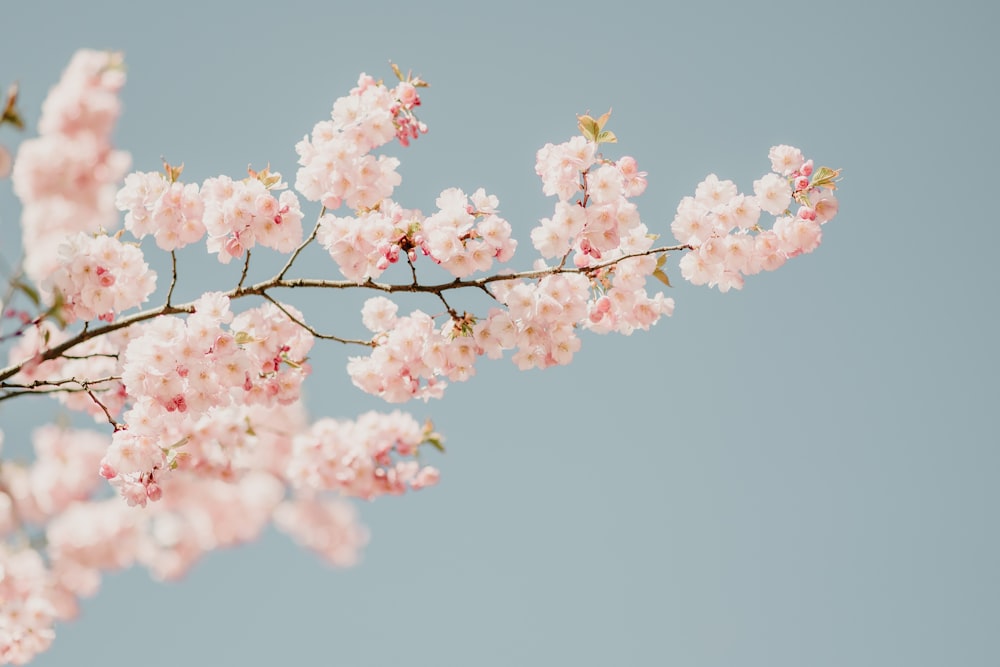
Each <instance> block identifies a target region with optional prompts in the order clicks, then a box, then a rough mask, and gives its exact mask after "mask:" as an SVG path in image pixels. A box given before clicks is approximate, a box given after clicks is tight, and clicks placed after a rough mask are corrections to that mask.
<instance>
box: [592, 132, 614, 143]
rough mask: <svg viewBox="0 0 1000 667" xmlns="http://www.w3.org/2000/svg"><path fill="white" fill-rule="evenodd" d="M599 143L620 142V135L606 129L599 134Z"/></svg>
mask: <svg viewBox="0 0 1000 667" xmlns="http://www.w3.org/2000/svg"><path fill="white" fill-rule="evenodd" d="M597 143H599V144H616V143H618V137H616V136H615V133H614V132H609V131H608V130H604V131H603V132H601V133H600V134H598V135H597Z"/></svg>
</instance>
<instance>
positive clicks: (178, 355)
mask: <svg viewBox="0 0 1000 667" xmlns="http://www.w3.org/2000/svg"><path fill="white" fill-rule="evenodd" d="M284 308H286V310H288V312H290V313H292V314H293V316H295V317H301V314H300V313H298V312H297V311H295V310H294V309H293V308H292V307H290V306H285V307H284ZM229 323H231V324H230V325H229V327H224V326H223V325H224V324H229ZM312 344H313V338H312V336H310V335H309V334H308V332H306V331H305V330H304V329H302V328H301V327H300V326H298V325H296V324H295V323H294V322H292V321H291V320H290V319H289V317H288V316H287V315H286V314H285V313H283V312H282V311H281V310H279V309H278V308H277V307H276V306H274V305H272V304H270V303H268V304H264V305H263V306H260V307H259V308H255V309H253V310H250V311H247V312H245V313H242V314H241V315H239V316H237V317H235V318H234V317H233V314H232V313H231V312H230V310H229V299H228V298H226V297H225V296H223V295H221V294H219V293H214V292H210V293H207V294H205V295H203V296H202V297H201V298H200V299H199V300H198V301H197V302H196V304H195V312H194V313H193V314H191V315H190V316H188V317H187V319H186V320H184V319H181V318H178V317H161V318H157V319H155V320H153V321H151V322H150V323H149V324H147V325H146V326H145V327H144V328H143V331H142V334H141V335H139V336H138V337H137V338H135V339H134V340H132V342H131V343H129V345H128V347H127V348H126V350H125V355H124V360H123V370H122V380H123V382H124V384H125V387H126V390H127V392H128V395H129V398H130V399H131V400H132V401H133V405H132V407H131V409H130V410H129V411H128V412H127V413H126V415H125V418H126V423H127V425H128V426H127V428H124V429H120V430H118V431H116V432H115V435H114V438H113V441H112V445H111V447H110V448H109V450H108V453H107V456H106V457H105V460H104V461H103V462H102V466H101V474H102V475H103V476H104V477H106V478H107V479H108V480H109V481H110V482H111V483H112V485H113V486H115V487H116V488H117V489H118V491H119V492H120V493H121V494H122V496H123V497H125V498H126V499H127V500H128V501H129V503H130V504H139V505H142V504H145V502H146V499H147V498H149V499H152V500H156V499H157V497H158V495H159V493H160V486H159V481H160V479H161V477H162V475H163V474H164V473H165V471H166V470H168V469H169V468H171V467H176V455H177V451H178V450H177V448H179V447H180V446H182V445H183V444H184V443H185V442H186V440H187V439H188V437H189V433H190V431H191V430H193V429H194V428H195V426H196V423H197V421H198V420H199V419H200V418H201V417H202V416H204V415H208V414H212V412H213V411H216V410H219V409H224V408H229V407H231V406H233V405H265V406H266V405H274V404H283V405H288V404H291V403H293V402H295V401H297V400H298V399H299V392H300V387H301V384H302V380H303V379H304V378H305V376H306V375H307V374H308V372H309V366H308V365H307V364H306V363H305V357H306V355H307V353H308V351H309V349H310V348H311V347H312Z"/></svg>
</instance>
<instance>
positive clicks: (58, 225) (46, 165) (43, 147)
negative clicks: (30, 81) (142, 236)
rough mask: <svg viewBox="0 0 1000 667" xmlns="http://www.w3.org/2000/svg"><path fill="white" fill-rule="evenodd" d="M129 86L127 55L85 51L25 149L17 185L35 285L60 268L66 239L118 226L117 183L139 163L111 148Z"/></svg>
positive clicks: (19, 160)
mask: <svg viewBox="0 0 1000 667" xmlns="http://www.w3.org/2000/svg"><path fill="white" fill-rule="evenodd" d="M124 83H125V73H124V69H123V65H122V60H121V55H120V54H117V53H107V52H100V51H87V50H84V51H78V52H77V53H76V54H75V55H74V56H73V59H72V60H71V61H70V63H69V66H68V67H67V68H66V71H65V72H63V76H62V79H61V80H60V82H59V83H58V84H57V85H56V86H55V87H54V88H53V89H52V90H51V91H50V92H49V95H48V97H47V98H46V99H45V102H44V103H43V105H42V117H41V120H40V121H39V124H38V129H39V136H38V137H37V138H35V139H27V140H25V141H23V142H22V143H21V145H20V148H19V149H18V153H17V157H16V159H15V160H14V168H13V174H12V179H13V184H14V192H15V193H16V194H17V196H18V197H19V198H20V200H21V203H22V206H23V208H22V215H21V226H22V229H23V236H22V241H23V244H24V249H25V253H26V257H25V270H26V272H27V273H28V275H29V276H30V277H31V278H32V279H33V280H35V281H39V280H41V279H42V278H44V277H45V276H46V275H48V273H49V272H50V271H51V270H52V268H53V267H54V266H55V264H56V261H57V260H56V256H55V249H56V247H58V245H59V242H60V241H61V240H62V237H63V236H66V235H67V234H73V233H75V232H78V231H85V232H96V231H98V230H99V229H101V228H111V227H113V226H114V225H115V224H116V219H115V217H116V216H115V210H114V192H115V188H116V183H117V182H118V181H119V180H121V178H122V176H124V174H125V172H126V171H127V169H128V166H129V163H130V162H131V158H130V157H129V155H128V153H125V152H123V151H117V150H114V148H113V147H112V145H111V130H112V128H113V126H114V124H115V122H116V120H117V118H118V115H119V112H120V102H119V100H118V92H119V90H120V89H121V87H122V85H123V84H124Z"/></svg>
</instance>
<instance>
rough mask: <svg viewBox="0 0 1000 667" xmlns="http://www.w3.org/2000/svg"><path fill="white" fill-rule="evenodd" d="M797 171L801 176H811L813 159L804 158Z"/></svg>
mask: <svg viewBox="0 0 1000 667" xmlns="http://www.w3.org/2000/svg"><path fill="white" fill-rule="evenodd" d="M799 173H800V174H802V175H803V176H812V173H813V161H812V160H806V162H805V164H803V165H802V167H800V168H799Z"/></svg>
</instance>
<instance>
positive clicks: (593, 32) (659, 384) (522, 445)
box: [0, 0, 1000, 667]
mask: <svg viewBox="0 0 1000 667" xmlns="http://www.w3.org/2000/svg"><path fill="white" fill-rule="evenodd" d="M657 5H660V6H659V7H657ZM684 5H685V6H683V7H680V6H675V5H674V3H670V2H663V3H655V2H643V3H639V2H607V3H595V2H590V1H589V0H581V1H578V2H572V3H569V2H566V3H555V2H553V3H545V2H531V3H526V2H521V1H511V2H491V3H474V2H455V3H444V2H414V3H406V4H402V3H396V2H383V3H367V2H356V3H351V5H350V6H347V5H346V3H337V2H329V3H319V2H300V1H298V0H285V1H284V2H280V3H270V4H269V5H267V8H266V9H265V8H264V7H265V5H264V4H263V3H261V4H260V5H258V4H255V3H247V2H241V3H224V2H188V1H186V0H175V1H173V2H166V3H155V4H154V3H145V2H110V1H107V0H88V1H87V2H45V1H41V0H40V1H36V2H26V1H21V2H13V1H10V2H8V1H7V0H2V1H0V83H6V82H9V81H11V80H13V79H18V80H20V82H21V85H22V105H21V106H22V109H23V110H24V112H25V114H26V115H27V116H28V117H29V118H30V119H31V120H32V123H33V122H34V120H36V119H37V110H38V105H39V104H40V102H41V100H42V99H43V97H44V95H45V93H46V91H47V90H48V88H49V87H50V86H51V85H52V84H53V83H54V82H55V81H56V80H57V78H58V76H59V74H60V72H61V70H62V68H63V67H64V66H65V64H66V63H67V62H68V60H69V57H70V55H71V54H72V53H73V51H74V50H75V49H77V48H79V47H91V48H109V49H116V50H122V51H124V52H125V56H126V60H127V63H128V68H129V69H128V76H129V80H128V84H127V86H126V89H125V91H124V107H125V111H124V115H123V117H122V119H121V122H120V125H119V129H118V131H117V134H116V141H117V144H118V145H119V146H121V147H122V148H125V149H128V150H130V151H131V152H132V155H133V163H134V167H135V168H136V169H140V170H144V171H149V170H156V169H159V167H160V156H161V155H162V156H165V157H167V158H168V159H169V160H170V161H171V162H173V163H178V162H181V161H183V162H185V163H186V165H187V169H186V171H185V177H190V179H191V180H193V181H200V180H201V179H203V178H205V177H208V176H212V175H218V174H220V173H225V174H230V175H232V176H239V175H240V174H242V173H244V170H245V168H246V165H247V164H248V163H250V162H252V163H253V164H254V165H255V166H263V165H264V164H265V163H267V162H270V164H271V165H272V167H273V168H275V169H278V170H280V171H282V172H284V173H285V174H286V175H287V176H288V177H289V179H294V170H295V159H296V156H295V153H294V150H293V146H294V143H295V142H296V141H297V140H299V139H301V137H302V136H303V135H304V134H306V133H307V132H308V131H309V130H310V129H311V127H312V125H313V124H314V123H315V122H316V121H317V120H320V119H322V118H324V117H326V116H327V114H328V113H329V110H330V105H331V104H332V102H333V100H334V99H335V98H336V97H338V96H340V95H342V94H344V93H346V91H347V90H349V89H350V88H351V87H352V86H353V85H354V83H355V81H356V79H357V75H358V73H359V72H361V71H366V72H369V73H371V74H373V75H375V76H378V77H387V78H388V77H390V76H391V72H390V70H389V68H388V64H387V61H388V60H389V59H392V60H393V61H394V62H397V63H399V64H401V65H402V66H403V67H404V69H406V68H413V70H414V71H415V72H417V73H419V74H420V75H422V76H423V77H424V78H425V79H427V80H428V81H430V82H431V84H432V87H431V88H430V89H429V90H428V91H427V92H426V94H425V96H424V107H423V108H422V110H421V111H422V113H421V117H422V119H423V120H424V121H425V122H427V123H428V125H430V128H431V130H430V133H429V134H428V135H426V136H425V137H422V138H421V139H420V140H419V141H418V142H417V144H416V145H415V146H414V147H412V148H411V149H408V150H402V149H393V151H392V152H393V154H396V155H398V156H399V157H400V158H401V160H402V166H401V168H400V172H401V173H402V176H403V185H402V187H401V188H400V189H399V190H398V191H397V195H396V197H395V198H396V199H397V200H398V201H400V202H402V203H404V205H406V206H410V207H414V208H421V209H423V210H424V211H425V212H426V211H429V210H432V209H433V203H434V199H435V197H436V196H437V194H438V193H439V192H440V191H441V190H442V189H444V188H446V187H452V186H455V187H460V188H462V189H464V190H466V191H467V192H471V191H473V190H474V189H475V188H477V187H480V186H483V187H486V189H487V190H488V191H490V192H493V193H495V194H497V195H498V196H499V198H500V203H501V210H502V213H503V214H504V215H505V217H507V219H509V220H510V221H511V222H512V224H513V226H514V229H515V232H516V234H517V236H518V238H520V239H521V241H522V245H521V248H520V250H519V253H520V256H521V257H520V261H521V262H522V263H523V262H527V261H528V258H529V257H531V256H532V255H533V251H532V249H531V248H530V241H529V240H528V232H529V230H530V229H531V228H532V227H533V226H534V225H535V224H536V223H537V220H538V219H539V218H541V217H545V216H548V215H549V214H550V213H551V211H552V207H553V203H554V202H553V201H552V200H551V199H546V198H545V197H543V195H542V193H541V184H540V182H539V181H538V179H537V177H536V176H535V174H534V155H535V151H536V150H537V149H538V148H539V147H540V146H542V145H543V144H544V143H546V142H549V141H552V142H560V141H564V140H566V139H568V138H569V137H570V136H571V135H572V134H573V133H574V132H575V114H577V113H582V112H585V111H587V110H590V111H593V112H595V113H600V112H603V111H605V110H607V109H608V108H609V107H613V108H614V114H613V116H612V120H611V125H610V127H611V129H612V130H613V131H615V132H616V133H617V135H618V137H619V140H620V143H619V144H618V146H617V147H613V151H616V154H631V155H633V156H635V157H636V158H637V160H638V162H639V166H640V168H641V169H643V170H645V171H648V172H649V184H650V185H649V188H648V190H647V191H646V193H645V194H644V195H643V196H642V197H640V198H639V199H638V200H637V203H638V205H639V210H640V212H641V214H642V217H643V220H644V221H645V222H646V223H647V225H649V226H650V227H651V228H652V229H653V230H654V231H657V230H659V231H661V232H662V233H664V234H666V235H669V223H670V221H671V220H672V219H673V215H674V209H675V207H676V204H677V202H678V201H679V199H680V198H681V197H683V196H685V195H687V194H691V193H693V190H694V187H695V185H696V184H697V183H698V182H699V181H700V180H701V179H703V178H704V177H705V176H706V175H707V174H708V173H710V172H715V173H717V174H718V175H719V176H720V177H722V178H731V179H733V180H735V181H736V182H737V183H738V184H739V185H740V186H741V188H742V189H745V190H747V189H749V188H751V186H752V181H753V179H755V178H759V177H760V175H761V174H763V173H764V172H765V171H766V170H767V169H768V168H769V162H768V160H767V151H768V148H769V147H770V146H772V145H774V144H779V143H788V144H793V145H797V146H799V147H801V148H802V149H803V150H804V151H805V152H806V154H807V155H808V156H810V157H813V158H815V160H816V162H817V164H823V165H828V166H830V167H841V168H843V169H844V179H843V182H842V184H841V185H842V189H841V190H840V193H839V194H840V202H841V209H840V214H839V217H838V218H837V219H836V220H835V221H834V222H832V223H830V224H829V225H827V226H826V227H825V228H824V240H823V245H822V246H821V247H820V248H819V250H818V251H817V252H815V253H814V254H812V255H809V256H806V257H803V258H799V259H796V260H793V261H792V262H790V263H789V264H788V265H786V266H785V267H783V268H782V269H781V270H779V271H777V272H775V273H773V274H766V275H759V276H754V277H751V278H749V279H748V280H747V285H746V288H745V289H744V290H743V291H742V292H730V293H729V294H719V293H718V292H716V291H710V290H708V289H706V288H695V287H692V286H691V285H689V284H686V283H684V281H682V280H681V279H680V276H679V271H678V270H677V268H676V257H675V258H672V260H671V262H670V264H669V265H668V271H669V273H670V275H671V276H672V277H673V278H674V282H675V285H676V287H675V288H674V289H673V290H672V291H671V296H673V297H674V298H675V299H676V301H677V308H676V313H675V315H674V317H673V318H672V319H670V320H665V321H663V322H661V323H660V324H659V325H658V326H657V327H655V329H654V330H653V331H651V332H649V333H637V334H635V335H633V336H632V337H629V338H623V337H620V336H612V337H598V336H594V335H585V336H584V345H583V349H582V351H581V352H580V353H579V354H578V356H577V359H576V361H575V363H573V364H572V365H571V366H569V367H565V368H556V369H550V370H546V371H532V372H528V373H522V372H519V371H517V369H516V368H515V367H514V366H513V365H512V364H511V363H510V362H509V361H504V362H489V361H488V360H483V362H482V363H480V365H479V366H478V375H477V376H476V377H475V378H473V380H472V381H470V382H468V383H466V384H462V385H452V386H451V387H450V388H449V390H448V392H447V393H446V396H445V398H444V399H443V400H441V401H438V402H434V403H430V404H427V405H424V404H422V403H420V404H411V405H408V406H406V407H407V408H409V409H410V411H412V412H413V413H414V414H415V415H416V416H417V417H418V418H423V417H426V416H431V417H433V419H434V420H435V424H436V425H437V427H438V429H439V430H440V431H442V432H443V433H444V434H445V436H446V437H447V446H448V453H447V454H446V455H444V456H440V457H436V458H435V459H434V462H435V464H437V465H438V466H439V467H440V468H441V470H442V475H443V477H442V482H441V484H440V485H439V486H438V487H436V488H434V489H430V490H427V491H423V492H420V493H419V494H413V495H410V496H406V497H403V498H386V499H381V500H379V501H376V502H374V503H370V504H361V505H360V506H359V508H360V512H361V516H362V518H363V520H364V521H365V523H366V524H367V525H368V526H369V527H370V529H371V531H372V541H371V544H370V545H369V547H368V549H367V551H366V553H365V556H364V561H363V563H362V564H361V565H359V566H357V567H355V568H353V569H349V570H334V569H331V568H329V567H327V566H326V565H324V564H323V563H322V562H321V561H320V560H319V559H318V558H316V557H314V556H313V555H311V554H310V553H308V552H306V551H304V550H302V549H300V548H299V547H297V546H295V545H294V544H292V543H291V542H290V541H289V540H288V539H287V538H285V537H284V536H282V535H279V534H277V533H268V534H267V535H266V536H265V538H264V539H263V540H262V541H261V542H259V543H256V544H254V545H250V546H246V547H243V548H239V549H236V550H232V551H227V552H220V553H215V554H213V555H211V557H209V558H207V559H206V560H204V561H202V562H201V563H200V564H199V565H198V566H197V567H196V568H195V569H194V570H193V571H192V572H191V573H190V575H189V576H187V577H186V578H185V579H184V580H183V581H182V582H180V583H177V584H171V585H161V584H157V583H154V582H151V581H150V579H149V577H148V575H147V574H146V573H145V572H144V571H130V572H127V573H123V574H118V575H112V576H109V577H108V578H107V579H106V580H105V583H104V586H103V590H102V591H101V593H100V594H99V595H98V596H97V597H95V598H93V599H91V600H88V601H86V602H85V604H84V605H83V616H82V618H81V619H79V620H78V621H76V622H74V623H72V624H66V625H60V626H59V627H58V628H57V632H58V638H57V640H56V643H55V646H54V647H53V649H52V650H51V651H50V652H48V653H47V654H45V655H43V656H42V657H41V658H40V659H38V660H37V661H36V664H38V665H44V666H63V665H92V664H102V665H105V667H112V666H117V665H128V666H129V667H132V666H134V665H136V664H141V665H143V666H144V667H153V666H159V665H178V664H192V665H202V664H204V665H208V664H219V665H224V664H241V665H247V666H256V665H275V664H301V665H313V664H316V665H352V666H378V665H392V664H402V663H405V664H411V665H432V664H433V665H439V666H442V667H445V666H447V667H450V666H456V667H457V666H463V667H464V666H467V665H475V666H479V667H493V666H497V667H500V666H503V667H507V666H509V665H574V666H578V667H589V666H594V667H597V666H601V667H604V666H607V665H683V666H686V667H731V666H736V665H739V666H741V667H800V666H802V665H809V666H811V667H841V666H843V665H851V666H852V667H866V666H871V667H895V666H900V667H902V666H906V667H920V666H932V665H962V666H963V667H980V666H981V667H987V666H995V665H997V664H1000V638H998V637H1000V632H998V630H1000V568H998V562H1000V539H998V536H997V527H998V521H997V518H998V507H1000V489H998V485H997V475H998V472H1000V453H998V444H1000V437H998V435H997V427H996V422H995V415H996V411H997V399H998V398H1000V391H998V381H997V373H998V370H1000V354H998V352H997V347H996V344H997V325H998V319H997V303H998V300H997V287H998V286H1000V284H998V283H1000V281H998V278H997V269H996V266H997V259H996V257H997V248H998V247H1000V238H998V232H997V224H998V219H997V213H996V209H997V207H996V182H997V169H996V156H997V155H998V153H1000V135H998V130H997V118H998V110H1000V104H998V85H997V84H998V74H997V73H998V71H1000V46H998V40H997V37H996V32H995V29H996V26H997V24H998V20H1000V11H998V10H997V9H996V7H997V5H995V4H994V3H991V2H988V1H986V0H982V1H979V2H975V1H956V2H949V3H938V2H923V1H917V2H910V3H892V2H878V1H871V0H868V1H864V2H859V1H854V0H846V1H842V2H811V3H804V2H803V3H794V2H772V1H770V0H760V1H758V2H753V3H750V2H746V3H744V2H734V1H720V2H714V3H707V2H706V3H694V2H690V3H684ZM11 139H12V135H11V134H10V133H8V132H5V133H4V134H3V135H2V136H0V141H4V142H6V143H8V144H9V143H10V142H11ZM619 151H620V152H619ZM11 202H12V199H11V196H10V193H9V184H3V187H2V190H0V203H2V204H3V208H2V209H0V224H2V227H0V231H2V235H3V240H4V243H3V246H4V253H5V255H6V256H7V259H8V260H9V259H12V257H11V256H10V252H9V246H10V241H11V240H13V239H15V238H16V235H17V232H16V225H15V224H14V223H15V220H16V209H14V208H13V204H12V203H11ZM310 212H311V213H312V214H313V215H315V213H316V211H315V210H312V209H310ZM316 257H317V258H318V257H319V256H318V255H316ZM192 262H193V260H192ZM213 265H214V260H213V261H211V262H208V263H206V264H205V267H206V272H205V273H204V274H203V275H204V276H212V275H216V276H220V274H217V273H209V272H207V269H208V268H214V266H213ZM309 266H312V267H315V270H316V271H317V272H321V271H323V270H329V268H325V267H323V266H322V264H321V263H320V262H316V263H314V264H311V265H309ZM328 266H329V265H327V267H328ZM187 270H189V271H190V273H189V274H188V275H189V276H191V277H192V278H191V279H190V280H189V281H188V282H186V283H182V284H181V285H180V286H179V288H180V289H182V290H183V293H182V294H181V296H182V297H189V296H191V295H193V294H194V291H195V289H196V288H198V287H200V286H202V285H204V284H205V283H206V282H207V281H210V280H212V279H210V278H208V277H206V278H204V280H202V279H201V278H200V277H199V276H200V275H202V274H199V273H198V271H200V270H201V269H200V268H199V267H195V266H192V265H189V266H188V269H187ZM305 273H306V270H305V268H304V269H303V273H302V275H304V274H305ZM231 278H232V276H228V277H226V276H220V277H219V278H216V279H215V280H217V281H218V282H217V283H213V284H212V286H215V287H218V288H220V289H221V288H223V287H229V286H231V284H232V279H231ZM340 298H341V295H339V294H333V295H328V294H323V295H319V297H318V298H317V299H315V300H314V301H312V304H313V306H314V309H313V312H318V315H317V318H316V323H317V326H319V327H320V328H321V329H324V330H328V331H329V330H333V329H334V328H335V327H337V326H338V324H339V325H342V326H343V327H344V328H345V329H348V328H350V329H354V328H356V327H357V326H358V324H357V323H358V321H359V314H358V311H357V303H358V299H353V300H352V299H351V298H348V299H344V300H343V301H340V300H339V299H340ZM414 305H415V304H414ZM307 307H308V306H307ZM427 307H429V306H427ZM319 313H321V314H319ZM345 357H346V352H345V350H343V349H341V348H339V347H334V346H333V345H332V344H330V345H322V346H320V350H318V351H317V355H316V357H315V359H316V363H315V367H316V372H315V373H314V376H313V377H312V378H310V381H309V383H308V384H307V387H308V392H309V396H308V404H309V406H310V409H311V411H312V413H313V414H314V415H315V416H320V415H330V416H338V417H350V416H353V415H355V414H357V413H358V412H360V411H364V410H367V409H372V408H387V407H388V406H384V405H380V404H379V402H378V401H377V400H375V399H373V398H371V397H369V396H366V395H363V394H361V393H360V392H359V391H358V390H356V389H354V388H353V386H352V385H351V384H350V381H349V380H348V378H347V376H346V373H345V372H344V363H345ZM49 414H50V413H49V412H48V411H47V409H46V405H44V404H43V403H42V402H41V400H40V399H39V400H37V401H28V400H25V401H23V402H20V403H19V405H17V406H16V407H15V406H13V404H12V403H8V404H4V405H3V409H2V411H0V427H2V428H3V430H4V431H5V432H6V434H7V440H8V442H12V441H14V440H17V439H21V440H24V439H26V438H27V434H28V432H29V428H30V426H31V425H32V423H33V422H34V423H38V422H39V421H44V420H45V419H48V418H50V417H48V416H47V415H49Z"/></svg>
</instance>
